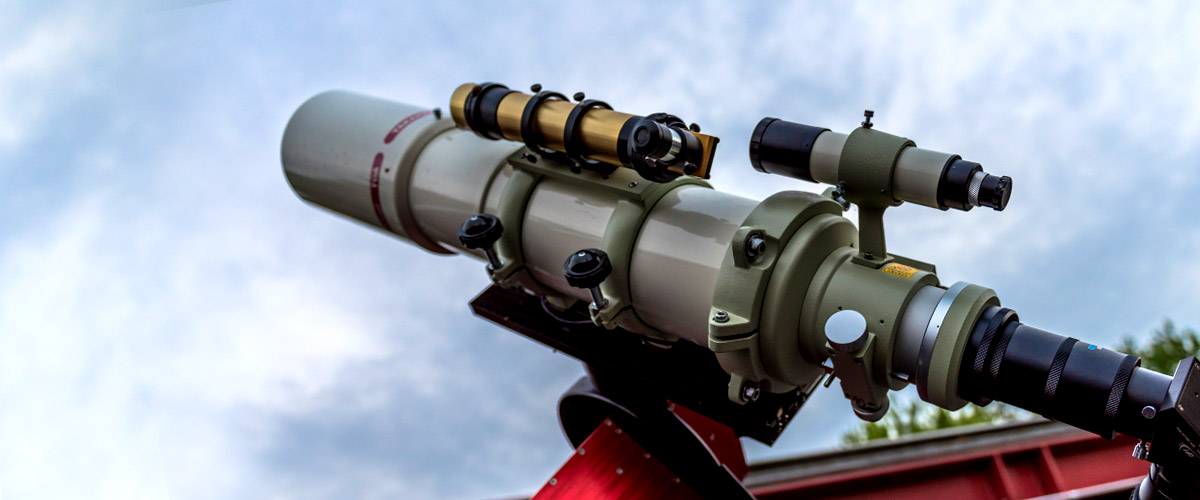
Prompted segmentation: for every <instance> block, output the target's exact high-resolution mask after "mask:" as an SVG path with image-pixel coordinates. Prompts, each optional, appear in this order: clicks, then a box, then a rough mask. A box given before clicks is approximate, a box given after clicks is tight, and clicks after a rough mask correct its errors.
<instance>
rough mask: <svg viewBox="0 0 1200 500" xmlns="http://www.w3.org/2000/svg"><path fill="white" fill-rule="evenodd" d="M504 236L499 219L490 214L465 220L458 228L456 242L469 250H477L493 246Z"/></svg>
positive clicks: (477, 215)
mask: <svg viewBox="0 0 1200 500" xmlns="http://www.w3.org/2000/svg"><path fill="white" fill-rule="evenodd" d="M502 234H504V225H502V224H500V218H499V217H496V216H495V215H492V214H476V215H472V216H470V217H468V218H467V220H466V222H463V225H462V227H460V228H458V241H460V242H462V244H463V246H464V247H467V248H469V249H471V250H479V249H481V248H487V247H490V246H492V245H495V244H496V242H497V241H500V236H501V235H502Z"/></svg>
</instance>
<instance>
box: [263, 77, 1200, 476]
mask: <svg viewBox="0 0 1200 500" xmlns="http://www.w3.org/2000/svg"><path fill="white" fill-rule="evenodd" d="M492 88H493V89H495V88H498V87H492ZM480 91H481V88H480V86H477V85H474V84H467V85H464V86H463V87H460V89H459V91H456V92H455V94H454V98H453V100H452V102H451V109H452V115H453V116H442V115H441V113H439V112H436V111H435V110H429V109H426V108H422V107H417V106H411V105H407V104H401V103H396V102H391V101H386V100H381V99H376V98H372V97H367V96H362V95H359V94H353V93H349V92H326V93H323V94H320V95H317V96H315V97H313V98H312V99H310V100H309V101H308V102H306V103H304V104H303V105H302V106H301V107H300V108H299V109H298V110H297V111H296V113H295V115H294V116H293V117H292V118H291V120H290V122H289V123H288V125H287V129H286V131H285V133H284V137H283V147H282V161H283V168H284V173H285V175H286V177H287V179H288V182H289V183H290V184H291V186H292V188H293V189H294V190H295V192H296V193H297V194H298V195H299V196H300V197H301V198H303V199H304V200H306V201H308V202H310V203H313V204H315V205H318V206H321V207H324V208H327V209H330V210H332V211H334V212H337V213H340V214H343V215H345V216H348V217H350V218H353V219H356V220H358V221H360V222H362V223H365V224H367V225H369V226H372V227H375V228H377V229H380V230H383V231H386V232H389V233H391V234H393V235H396V236H399V237H401V238H402V239H405V240H407V241H410V242H412V243H415V244H417V245H419V246H421V247H422V248H424V249H426V250H428V251H430V252H432V253H437V254H456V253H457V254H464V255H468V256H472V257H475V258H477V259H486V261H487V262H488V265H487V266H486V272H487V273H488V274H489V276H490V277H491V279H492V280H493V281H494V282H495V283H496V284H497V285H500V286H503V287H508V288H517V289H521V290H524V291H527V292H529V293H531V294H535V295H537V296H540V297H543V298H544V300H545V303H546V304H547V305H548V307H550V308H552V309H557V310H559V311H566V310H569V309H571V308H572V307H573V306H575V305H577V304H586V305H588V306H589V307H587V308H586V310H587V315H588V316H589V317H590V319H591V320H592V322H594V323H595V324H596V325H599V326H602V327H604V328H608V329H615V328H618V327H619V328H621V329H623V330H626V331H628V332H632V333H634V334H637V335H640V336H642V338H644V339H645V341H646V342H648V343H651V344H653V345H656V346H659V347H661V348H663V349H672V348H673V346H675V345H677V343H679V342H687V343H693V344H696V345H699V346H702V347H704V348H706V349H708V350H710V351H711V352H712V353H713V354H714V355H715V357H716V359H717V360H718V361H719V363H720V366H721V368H722V369H724V371H725V372H727V373H728V374H729V383H728V387H727V393H728V399H729V400H730V401H731V402H733V403H737V404H747V403H749V402H752V401H753V400H754V399H755V397H756V395H757V394H760V393H775V394H778V393H786V392H789V391H795V390H797V389H798V388H799V389H806V390H809V391H811V390H812V389H814V388H815V387H816V386H817V385H818V384H819V383H820V382H821V381H823V380H832V379H826V376H827V374H829V373H830V372H831V373H832V377H834V378H836V379H837V380H839V381H840V383H841V389H842V392H843V393H844V395H845V396H846V398H847V399H848V400H849V402H850V406H851V408H852V409H853V411H854V412H855V414H856V415H858V416H859V417H861V418H863V419H866V420H877V419H879V418H881V417H882V416H883V415H884V414H885V413H886V411H887V401H888V399H887V393H888V391H890V390H898V389H901V388H903V387H905V386H907V385H909V384H914V385H915V386H916V387H917V389H918V392H919V394H920V397H921V398H922V399H924V400H925V401H927V402H930V403H933V404H935V405H938V406H940V407H942V408H946V409H950V410H955V409H958V408H961V407H963V406H964V405H966V404H967V403H968V402H972V403H976V404H981V405H982V404H988V403H989V402H990V401H991V400H999V401H1005V402H1009V403H1012V404H1015V405H1017V406H1020V407H1022V408H1026V409H1029V410H1031V411H1035V412H1038V413H1040V414H1042V415H1045V416H1047V417H1050V418H1054V419H1057V420H1061V421H1064V422H1067V423H1069V424H1072V425H1075V426H1077V427H1080V428H1083V429H1086V430H1089V431H1092V432H1095V433H1098V434H1100V435H1103V436H1106V437H1112V436H1113V434H1114V433H1115V432H1120V433H1125V434H1131V435H1134V436H1137V437H1139V438H1142V439H1145V440H1151V439H1167V438H1164V437H1163V436H1165V435H1168V434H1170V435H1171V436H1176V435H1179V436H1185V437H1183V438H1180V439H1183V440H1186V439H1194V440H1197V441H1196V442H1200V439H1197V435H1196V434H1195V429H1196V428H1197V426H1198V425H1197V424H1200V421H1188V420H1187V419H1186V418H1185V417H1183V416H1182V415H1184V414H1185V412H1184V410H1183V409H1182V408H1183V406H1181V405H1184V404H1188V405H1192V404H1195V405H1200V396H1197V397H1196V398H1190V392H1189V391H1190V390H1191V389H1192V388H1195V389H1197V390H1196V392H1197V394H1200V376H1195V377H1192V376H1191V375H1190V374H1192V373H1194V372H1195V371H1196V370H1195V367H1196V366H1200V365H1196V364H1195V362H1194V361H1193V360H1190V359H1189V360H1185V362H1183V363H1181V364H1180V369H1179V371H1178V372H1177V373H1176V376H1175V377H1174V378H1172V377H1168V376H1166V375H1161V374H1157V373H1153V372H1150V371H1148V370H1145V369H1143V368H1141V367H1140V366H1139V363H1140V360H1139V359H1138V358H1136V357H1133V356H1129V355H1126V354H1122V353H1119V352H1116V351H1112V350H1108V349H1104V348H1100V347H1097V346H1095V345H1092V344H1089V343H1086V342H1081V341H1078V340H1076V339H1073V338H1067V337H1063V336H1059V335H1056V334H1053V333H1050V332H1045V331H1042V330H1038V329H1036V328H1032V327H1029V326H1027V325H1025V324H1023V323H1021V322H1020V321H1019V319H1018V317H1017V314H1016V313H1015V312H1014V311H1012V310H1010V309H1007V308H1004V307H1003V306H1002V305H1001V303H1000V300H999V298H998V297H997V296H996V294H995V293H994V292H993V291H992V290H990V289H988V288H986V287H983V286H979V285H975V284H970V283H965V282H957V283H952V282H943V281H942V280H941V279H940V278H939V276H938V275H937V274H936V269H935V267H934V266H933V265H932V264H929V263H925V262H921V261H919V260H916V259H912V258H908V257H904V256H900V255H895V254H892V253H888V252H887V251H886V248H885V247H884V245H883V226H882V212H883V209H885V208H887V207H889V206H895V205H897V204H899V203H901V202H903V201H909V202H913V203H918V204H922V205H926V206H930V207H934V208H939V209H946V208H956V209H962V210H969V209H970V208H971V207H972V206H989V207H991V208H994V209H997V210H999V209H1002V208H1004V206H1005V204H1006V203H1007V200H1008V196H1009V192H1010V190H1011V186H1012V182H1011V180H1010V179H1008V178H1007V177H997V176H993V175H991V174H988V173H986V172H983V170H982V168H981V167H980V166H979V165H978V164H976V163H972V162H966V161H964V160H962V159H961V158H959V157H958V156H957V155H952V154H946V153H939V152H936V151H931V150H923V149H918V148H916V146H915V144H914V143H913V142H912V141H910V140H908V139H905V138H902V137H897V136H892V135H889V134H885V133H883V132H879V131H876V130H873V129H872V128H871V127H870V126H869V118H868V121H867V122H864V127H862V128H859V129H857V130H856V131H854V132H852V133H850V134H839V133H835V132H831V131H828V130H825V129H819V128H816V127H807V126H804V125H798V124H794V123H790V122H784V121H782V120H777V119H764V121H763V123H760V124H759V127H758V130H756V131H755V133H754V135H753V140H752V143H751V144H752V145H751V160H752V163H753V164H754V166H755V167H756V168H757V169H759V170H762V171H766V172H772V173H783V174H785V175H789V176H792V177H797V178H802V179H806V180H813V181H820V182H825V183H829V184H831V185H833V186H835V187H834V188H832V189H830V190H828V191H827V192H826V194H824V195H817V194H812V193H806V192H796V191H785V192H780V193H777V194H775V195H772V196H769V197H767V198H766V199H764V200H753V199H748V198H743V197H740V196H736V195H733V194H729V193H725V192H721V191H718V190H714V189H712V187H711V186H710V185H709V184H708V183H707V182H706V181H704V180H703V179H701V178H699V177H696V176H692V175H675V176H671V177H672V178H671V179H669V180H667V179H664V180H663V182H653V181H651V180H648V179H647V178H646V176H644V175H642V174H641V173H640V172H638V171H636V169H633V168H614V169H592V168H580V165H579V164H578V162H577V161H575V160H573V159H571V158H564V157H562V156H560V155H557V154H554V153H555V151H554V150H555V149H567V148H565V147H562V144H561V137H562V136H561V135H560V136H558V138H557V139H554V138H552V139H550V140H549V141H546V140H540V139H539V140H534V141H532V142H533V143H532V144H531V143H530V141H523V140H521V136H520V134H521V133H522V130H520V129H519V127H518V130H516V131H514V130H512V129H510V128H507V127H500V129H497V130H493V132H494V133H495V136H494V137H486V138H485V137H480V135H481V134H480V128H479V127H477V126H470V125H469V124H467V125H464V124H466V120H467V119H466V118H464V117H465V115H464V114H463V113H464V111H463V110H464V109H469V106H464V104H463V103H465V98H464V93H465V94H470V93H471V92H475V93H476V94H479V93H480ZM497 92H498V94H497V95H498V96H499V98H503V99H502V100H501V99H499V98H497V97H493V98H492V99H493V100H495V101H496V102H498V103H501V105H502V107H504V106H508V105H511V106H512V107H513V109H516V108H517V107H520V106H516V104H517V103H516V100H517V99H519V98H520V99H521V100H523V101H526V102H527V101H528V100H529V99H531V98H530V97H529V96H528V95H525V94H520V96H518V95H517V94H519V93H514V92H511V91H507V90H505V91H503V92H502V93H503V95H502V96H500V95H499V93H501V91H497ZM479 98H481V99H482V97H479ZM509 100H513V101H512V102H511V103H509ZM556 102H557V104H555V106H556V107H559V108H562V109H554V112H553V113H554V116H555V117H558V116H560V115H570V113H571V111H570V110H568V109H566V107H569V106H568V104H567V103H566V101H565V100H561V99H560V100H557V101H556ZM504 103H509V104H508V105H505V104H504ZM582 105H583V103H580V104H579V105H576V106H582ZM547 109H549V108H547ZM604 111H606V112H607V113H611V114H609V115H605V116H601V115H596V116H595V118H596V121H595V123H594V125H593V128H592V129H591V130H595V131H600V130H601V129H604V128H605V127H606V126H607V130H609V131H610V132H611V131H612V130H618V131H619V129H620V128H621V127H618V126H616V125H612V124H610V125H603V124H602V123H601V122H602V121H611V122H613V123H614V124H615V123H616V122H618V121H621V122H622V123H623V122H628V121H630V120H631V119H632V118H631V117H634V116H633V115H627V114H623V113H618V112H616V111H612V110H609V109H605V110H604ZM597 113H598V112H597ZM493 120H494V118H493ZM514 120H515V118H512V117H509V118H506V119H504V121H506V123H516V122H515V121H514ZM555 120H557V118H555ZM541 123H542V127H543V129H545V128H547V127H548V126H549V125H550V124H551V121H550V119H549V118H546V119H545V120H542V121H541ZM555 123H557V122H555ZM487 130H491V129H486V127H485V130H484V131H485V132H486V131H487ZM667 135H668V136H670V132H669V131H668V134H667ZM505 139H507V140H505ZM610 139H611V140H613V141H615V140H616V138H614V137H609V136H605V138H604V140H605V141H607V140H610ZM601 142H602V141H601V140H600V139H597V140H596V141H589V143H588V146H587V148H594V149H595V151H596V153H595V154H593V155H592V158H591V161H600V162H614V166H615V163H619V162H620V160H619V159H616V158H614V157H613V155H611V154H609V153H611V151H610V150H607V149H603V150H602V147H601V146H599V144H600V143H601ZM714 143H715V138H714ZM614 144H615V143H614ZM603 147H607V146H603ZM668 149H669V148H668ZM576 159H577V158H576ZM706 167H707V166H706ZM848 203H855V204H858V205H859V207H860V214H861V215H860V217H861V219H860V222H861V227H862V231H861V233H860V230H859V229H857V228H856V227H855V225H854V224H852V223H851V222H850V221H849V220H847V219H846V218H845V217H844V216H843V213H844V210H845V208H846V207H847V206H848ZM1192 399H1196V401H1192ZM1147 408H1152V409H1153V410H1154V411H1153V412H1152V413H1154V415H1157V416H1154V417H1152V418H1151V417H1147V416H1146V415H1147V414H1148V413H1151V412H1150V411H1149V410H1147ZM1176 408H1178V410H1177V411H1176V410H1175V409H1176ZM1189 409H1191V408H1190V407H1189ZM1192 411H1194V412H1195V413H1194V414H1196V415H1197V416H1200V409H1195V410H1192ZM1173 412H1174V413H1173ZM1180 422H1183V423H1180ZM1187 422H1191V423H1190V424H1188V423H1187ZM1185 424H1186V425H1185ZM1168 428H1171V429H1176V430H1174V431H1168V430H1164V429H1168ZM1168 447H1169V446H1163V447H1152V448H1151V450H1152V451H1151V455H1150V460H1151V461H1154V462H1156V463H1160V464H1161V463H1177V462H1173V461H1176V460H1177V461H1179V462H1178V463H1185V462H1183V461H1185V460H1193V461H1191V462H1186V463H1187V464H1189V465H1188V467H1190V468H1192V470H1195V468H1194V467H1195V466H1196V462H1195V461H1194V460H1195V459H1194V458H1192V459H1185V458H1177V457H1175V455H1173V454H1172V453H1170V450H1168V449H1167V448H1168ZM1160 448H1162V449H1161V451H1159V450H1160ZM1155 453H1159V455H1158V456H1156V455H1155ZM1177 467H1178V466H1177Z"/></svg>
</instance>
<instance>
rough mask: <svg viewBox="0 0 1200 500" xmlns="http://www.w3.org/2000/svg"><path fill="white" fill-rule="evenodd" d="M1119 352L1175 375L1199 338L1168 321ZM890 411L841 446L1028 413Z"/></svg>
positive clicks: (910, 404) (916, 405)
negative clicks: (1145, 340) (1141, 343)
mask: <svg viewBox="0 0 1200 500" xmlns="http://www.w3.org/2000/svg"><path fill="white" fill-rule="evenodd" d="M1119 350H1120V351H1121V352H1125V353H1129V354H1132V355H1134V356H1137V357H1140V358H1142V366H1143V367H1145V368H1148V369H1151V370H1154V371H1157V372H1160V373H1166V374H1168V375H1170V374H1173V373H1175V365H1177V364H1178V363H1179V360H1181V359H1183V358H1186V357H1188V356H1200V335H1198V334H1197V333H1196V331H1195V330H1193V329H1191V328H1184V329H1182V330H1180V329H1177V328H1176V327H1175V324H1174V323H1172V322H1171V321H1170V320H1164V321H1163V325H1162V327H1160V328H1158V329H1157V330H1155V331H1154V333H1153V336H1152V337H1151V338H1150V341H1149V342H1148V343H1146V345H1145V346H1139V345H1138V343H1137V342H1136V341H1135V339H1134V338H1133V337H1125V338H1124V339H1123V340H1122V341H1121V346H1120V348H1119ZM891 404H892V409H891V410H890V411H888V414H887V415H885V416H884V417H883V419H882V420H880V421H878V422H863V423H862V424H861V425H859V426H858V428H856V429H854V430H852V431H850V432H847V433H845V434H843V435H842V443H844V444H847V445H851V444H859V443H865V442H867V441H874V440H876V439H895V438H898V437H901V436H907V435H910V434H920V433H922V432H929V431H934V430H938V429H947V428H951V427H960V426H964V425H971V424H981V423H991V422H1004V421H1009V420H1016V419H1020V418H1026V417H1028V416H1029V415H1030V413H1029V412H1026V411H1024V410H1021V409H1020V408H1015V407H1012V406H1008V405H1005V404H1002V403H992V404H990V405H988V406H985V407H978V406H975V405H967V406H966V407H965V408H963V409H961V410H959V411H956V412H950V411H946V410H943V409H941V408H938V407H936V406H933V405H931V404H929V403H926V402H924V401H921V400H919V399H911V400H907V401H905V402H900V403H897V401H896V400H895V399H893V400H891Z"/></svg>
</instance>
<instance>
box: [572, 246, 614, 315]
mask: <svg viewBox="0 0 1200 500" xmlns="http://www.w3.org/2000/svg"><path fill="white" fill-rule="evenodd" d="M610 274H612V263H610V262H609V261H608V254H607V253H604V250H598V249H595V248H585V249H583V250H580V251H578V252H575V253H573V254H571V256H570V257H567V260H566V262H563V276H565V277H566V278H567V284H568V285H571V286H573V287H575V288H586V289H588V291H589V292H591V294H592V307H594V308H596V309H603V308H604V306H606V305H608V301H607V300H605V299H604V294H603V293H601V292H600V284H601V283H603V282H604V280H605V279H606V278H608V275H610Z"/></svg>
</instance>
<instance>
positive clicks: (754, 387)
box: [741, 380, 762, 403]
mask: <svg viewBox="0 0 1200 500" xmlns="http://www.w3.org/2000/svg"><path fill="white" fill-rule="evenodd" d="M761 394H762V390H761V389H759V388H758V384H755V383H754V382H752V381H749V380H747V381H744V382H742V394H741V396H742V401H745V402H747V403H750V402H753V401H758V396H760V395H761Z"/></svg>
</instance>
